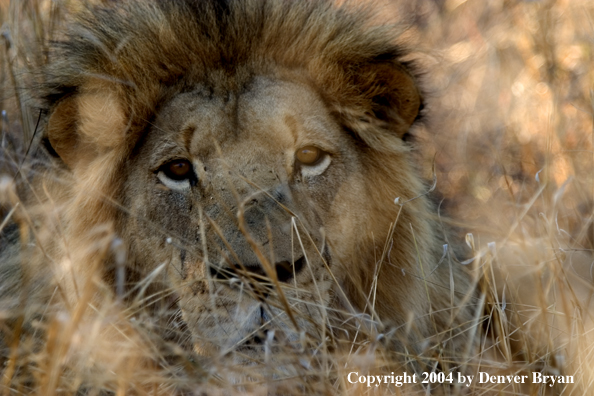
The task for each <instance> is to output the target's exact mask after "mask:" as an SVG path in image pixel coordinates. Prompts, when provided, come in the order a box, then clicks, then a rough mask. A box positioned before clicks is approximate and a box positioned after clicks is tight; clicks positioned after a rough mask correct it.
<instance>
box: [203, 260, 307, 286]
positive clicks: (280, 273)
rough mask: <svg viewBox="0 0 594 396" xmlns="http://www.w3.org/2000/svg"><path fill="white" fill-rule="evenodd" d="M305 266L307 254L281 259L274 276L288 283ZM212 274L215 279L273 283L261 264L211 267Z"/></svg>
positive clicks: (275, 268) (275, 267)
mask: <svg viewBox="0 0 594 396" xmlns="http://www.w3.org/2000/svg"><path fill="white" fill-rule="evenodd" d="M304 267H305V256H303V257H301V258H299V259H297V260H295V261H294V262H291V261H286V260H285V261H279V262H277V263H275V265H274V272H275V273H274V274H273V275H274V276H276V278H277V279H278V281H279V282H283V283H288V282H290V281H291V280H292V279H293V278H295V277H296V276H297V275H298V274H299V273H300V272H301V271H302V270H303V268H304ZM210 275H211V276H212V277H213V278H215V279H220V280H226V281H229V280H232V279H239V280H242V281H248V282H258V283H263V284H266V283H269V284H270V283H271V280H270V278H269V277H268V274H267V273H266V271H265V270H264V267H263V266H262V265H261V264H259V263H258V264H243V265H240V264H233V265H232V266H226V267H216V266H211V267H210Z"/></svg>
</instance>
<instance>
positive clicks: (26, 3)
mask: <svg viewBox="0 0 594 396" xmlns="http://www.w3.org/2000/svg"><path fill="white" fill-rule="evenodd" d="M63 3H71V2H69V1H66V0H65V1H63V2H62V1H59V2H55V1H45V0H12V1H10V2H9V1H8V0H0V23H1V24H2V27H1V29H0V35H1V41H0V110H2V121H1V122H2V129H1V136H0V139H1V142H0V144H1V145H2V148H1V151H0V174H3V175H5V177H4V178H3V179H1V181H0V193H1V194H2V195H1V196H0V199H2V200H3V201H0V202H3V204H4V206H3V207H2V210H0V214H1V215H2V216H3V218H0V227H4V226H5V223H8V221H7V222H4V220H3V219H4V218H6V219H7V220H8V217H9V216H11V215H12V212H11V209H12V208H14V202H15V199H14V197H13V198H12V200H11V198H10V197H9V195H10V194H9V191H8V190H9V187H8V186H9V185H10V177H12V176H14V175H15V174H16V173H17V172H18V169H19V167H20V166H21V164H23V166H24V168H23V169H24V170H25V169H26V168H27V161H26V153H27V151H28V146H29V142H31V141H32V140H34V139H33V133H34V131H35V124H36V121H37V117H38V114H37V113H36V110H35V106H34V101H32V100H30V98H29V95H28V94H27V91H25V90H24V89H23V88H24V87H31V86H32V87H34V85H35V81H36V79H37V78H39V76H38V75H37V73H36V72H37V70H39V66H40V65H41V64H43V62H44V60H45V59H44V48H45V46H47V45H48V40H49V39H51V37H53V35H54V31H55V30H56V29H57V28H58V27H59V26H58V25H59V22H60V6H61V5H62V4H63ZM401 3H402V4H399V5H397V6H396V5H395V4H394V2H391V1H389V0H386V1H384V2H383V3H382V5H381V7H384V9H385V10H384V11H385V12H383V13H382V15H387V16H388V18H391V17H392V16H396V15H397V13H398V11H397V10H406V11H407V12H408V13H409V14H408V15H411V16H412V18H411V19H412V21H413V25H412V26H411V28H410V29H409V31H408V32H407V33H406V35H407V36H410V40H411V41H413V42H416V43H418V45H415V47H416V48H419V49H420V51H419V53H416V54H415V57H416V58H417V59H418V60H419V62H420V63H421V64H422V65H423V66H424V67H425V68H426V70H427V75H426V81H425V84H426V86H427V88H428V91H429V92H430V96H429V104H428V111H427V112H428V115H429V116H428V119H427V127H420V128H419V130H418V131H417V133H418V135H419V139H418V140H417V141H418V143H419V148H420V153H421V156H420V157H421V167H422V169H424V170H426V172H427V177H428V179H430V178H431V177H432V176H431V169H432V163H433V162H434V163H435V169H436V176H437V192H438V194H439V196H440V197H441V198H443V200H442V201H441V204H440V208H441V211H442V212H444V211H447V213H448V215H449V216H450V217H451V218H453V219H455V220H454V221H453V223H454V225H455V226H457V227H458V228H459V229H460V230H462V232H463V234H466V244H467V245H468V248H467V251H468V252H469V255H474V257H475V260H474V262H472V263H470V264H468V265H474V266H475V267H476V269H477V273H479V274H481V275H482V281H481V285H480V287H481V292H482V293H481V298H482V299H483V300H484V303H485V316H484V317H480V318H477V321H478V323H479V325H478V326H477V333H476V336H477V337H479V339H480V344H481V350H480V353H478V354H476V355H473V356H470V357H469V359H467V361H466V362H464V367H459V366H454V368H458V369H466V370H467V371H468V372H469V373H470V374H474V373H476V372H478V371H486V372H489V373H490V374H492V375H497V374H500V375H501V374H506V375H507V374H515V373H517V374H528V373H530V372H532V371H540V372H543V373H546V374H560V373H561V374H565V375H573V376H574V378H575V384H570V385H567V386H563V385H555V386H554V387H548V386H547V387H544V386H542V385H525V386H518V385H504V386H501V385H496V384H476V383H474V384H473V385H472V387H471V388H464V387H459V386H453V387H451V388H447V389H445V390H444V391H445V392H446V393H449V394H453V395H456V394H467V393H468V392H471V393H472V394H477V395H481V394H491V392H493V393H496V394H507V395H516V394H517V395H519V394H530V395H541V394H559V395H587V394H594V334H592V331H594V327H593V318H592V315H593V314H594V310H593V309H592V308H593V304H594V302H593V301H592V300H593V297H594V296H593V292H594V287H593V283H594V269H593V268H594V267H593V255H592V249H593V248H594V227H592V221H593V217H594V212H593V199H594V195H593V194H594V172H593V171H594V147H592V145H593V140H594V135H593V133H594V130H593V124H592V119H593V115H594V91H593V88H594V85H593V82H594V52H593V49H594V3H593V2H591V1H590V0H542V1H519V0H492V1H483V0H469V1H464V0H447V1H445V0H444V1H441V0H433V1H432V0H416V1H412V2H404V1H403V2H401ZM400 15H402V14H400ZM23 173H26V171H23ZM6 175H8V176H9V177H6ZM8 202H12V206H11V204H8ZM438 202H439V200H438ZM21 232H25V231H24V230H21ZM99 245H100V242H98V246H99ZM90 249H98V250H100V248H99V247H90ZM89 290H92V291H93V292H94V293H98V294H99V295H100V296H102V297H101V298H102V299H103V300H104V304H102V305H101V308H100V309H98V310H96V311H93V307H91V309H89V310H87V312H86V313H85V310H84V309H75V308H71V309H70V310H68V309H66V310H62V311H60V310H57V311H56V312H54V311H53V310H50V311H48V312H45V316H44V317H43V318H42V317H41V316H39V318H38V319H40V320H35V321H33V322H32V323H29V324H27V323H25V325H24V326H21V321H20V318H23V317H25V316H26V315H24V314H23V312H25V311H27V310H34V311H35V310H36V312H38V313H39V312H44V311H43V310H44V307H39V306H35V307H28V306H26V304H27V302H24V304H23V303H22V304H20V305H18V306H17V307H12V308H11V309H8V308H6V307H5V306H2V305H0V334H1V336H2V338H1V339H0V347H1V348H2V349H1V350H0V353H1V356H0V363H1V364H2V366H0V370H1V373H2V378H1V380H0V393H1V394H6V395H8V394H15V395H17V394H38V395H54V394H60V395H73V394H77V389H78V390H79V391H82V392H84V391H88V392H89V394H103V393H101V392H102V391H101V390H102V389H103V390H105V391H106V392H108V393H106V394H117V395H124V394H147V395H153V394H154V395H157V394H159V395H161V394H173V393H174V390H175V389H182V390H186V391H190V390H196V389H203V390H204V389H208V392H209V394H210V393H212V394H217V393H218V392H219V391H220V389H226V391H227V392H230V393H233V392H239V393H241V392H247V391H253V392H255V393H258V392H260V393H262V392H264V391H263V390H262V389H269V390H273V391H274V390H276V391H277V392H279V393H282V394H287V393H295V394H401V392H403V391H410V392H417V391H418V392H419V393H420V394H424V392H425V390H419V389H414V388H413V387H412V386H407V385H405V386H404V387H403V388H395V387H393V386H392V387H390V386H382V387H379V388H377V389H373V388H366V387H365V386H362V385H351V384H349V383H348V382H347V380H346V374H348V373H349V372H351V371H359V372H360V373H362V374H363V373H370V374H381V373H385V372H387V373H389V372H390V371H396V370H395V369H394V366H392V365H391V361H390V355H389V354H387V353H384V351H382V349H381V346H380V345H379V344H378V343H377V342H375V341H374V340H373V339H371V340H364V341H361V342H359V344H358V345H359V349H358V350H357V348H354V349H353V351H352V353H351V354H349V355H348V356H335V355H333V354H330V353H327V354H325V355H324V354H323V353H322V354H321V355H322V356H321V357H320V356H318V357H317V358H316V359H317V363H316V364H313V365H312V366H311V367H310V366H308V364H304V365H303V371H302V373H299V375H298V376H297V378H293V379H291V380H283V381H278V380H277V379H276V377H275V376H274V375H272V374H271V375H270V376H266V375H265V376H263V377H258V378H259V379H260V380H261V383H262V384H263V385H262V387H261V388H258V387H257V386H256V387H254V386H252V385H250V386H248V387H232V386H231V385H229V384H226V382H225V378H226V375H227V373H228V372H229V371H231V370H234V369H233V368H229V367H224V366H222V365H221V364H220V363H219V362H218V361H217V359H216V358H215V359H212V360H209V361H205V362H201V361H197V360H195V359H190V358H187V359H181V360H182V362H181V363H179V362H178V361H176V362H175V363H172V362H170V361H168V360H166V359H164V358H162V357H160V353H161V352H160V351H161V350H162V348H160V346H159V345H158V344H159V341H158V340H155V339H152V338H151V337H149V336H147V335H146V333H145V332H144V331H143V326H139V325H138V322H139V321H143V320H144V321H145V323H147V322H146V321H148V320H149V319H148V318H142V317H140V319H139V317H138V315H136V311H135V308H128V309H123V308H122V306H121V304H120V303H119V302H118V301H117V299H114V298H113V297H112V296H111V294H110V292H109V291H108V290H104V289H102V288H101V287H100V286H95V287H94V288H92V287H90V288H89ZM85 296H86V295H83V297H84V298H88V300H86V301H83V302H84V303H85V304H80V305H81V306H82V305H86V302H89V301H90V302H92V299H93V298H94V297H91V296H86V297H85ZM88 311H91V313H89V312H88ZM463 353H464V351H461V355H462V354H463ZM460 363H461V362H460ZM181 367H183V369H182V368H181ZM314 367H315V368H314ZM320 367H321V369H320ZM235 369H236V370H237V368H235ZM254 376H256V375H254ZM109 392H112V393H109ZM427 392H428V393H429V392H430V391H427ZM497 392H501V393H497ZM264 393H265V392H264Z"/></svg>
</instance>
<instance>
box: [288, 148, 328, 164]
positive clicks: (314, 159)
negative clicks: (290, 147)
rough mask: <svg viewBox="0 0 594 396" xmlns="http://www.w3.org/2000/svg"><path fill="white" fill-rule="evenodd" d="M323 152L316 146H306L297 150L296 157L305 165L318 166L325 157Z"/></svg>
mask: <svg viewBox="0 0 594 396" xmlns="http://www.w3.org/2000/svg"><path fill="white" fill-rule="evenodd" d="M323 156H324V155H323V152H322V150H320V149H319V148H317V147H315V146H305V147H302V148H300V149H299V150H297V152H296V153H295V157H297V161H299V162H301V163H302V164H303V165H309V166H311V165H316V164H317V163H318V162H319V161H320V160H321V159H322V157H323Z"/></svg>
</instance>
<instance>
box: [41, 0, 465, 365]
mask: <svg viewBox="0 0 594 396" xmlns="http://www.w3.org/2000/svg"><path fill="white" fill-rule="evenodd" d="M223 3H224V2H215V1H196V2H192V1H189V0H188V1H181V0H179V1H168V2H160V1H159V2H157V1H126V2H125V3H123V4H120V5H118V6H108V5H106V6H103V7H90V8H89V9H88V10H83V11H80V12H79V13H78V14H77V15H78V16H77V17H75V18H74V22H72V24H71V27H70V30H69V31H68V32H67V33H66V35H65V39H64V41H62V42H60V43H58V44H57V46H56V48H55V50H54V51H53V52H52V54H51V57H50V66H49V68H48V70H47V71H46V76H47V82H46V96H45V101H46V104H47V107H48V114H49V115H48V118H47V126H46V128H45V137H46V138H47V140H48V142H49V145H51V147H52V149H53V150H54V151H55V152H56V153H57V156H58V157H57V158H55V160H54V162H55V165H53V166H49V167H47V169H46V173H45V176H44V177H40V178H37V179H36V185H37V186H38V187H39V190H40V191H41V190H43V191H44V192H43V193H42V194H39V196H41V197H42V198H40V199H41V201H42V202H45V203H47V202H52V205H54V207H56V209H57V213H58V217H59V221H60V224H61V226H60V227H61V228H60V230H61V231H60V232H61V233H63V238H59V240H58V239H57V238H55V237H53V236H52V235H47V236H46V238H45V242H46V243H48V244H49V245H51V248H50V249H49V251H50V252H51V253H50V256H51V258H52V260H53V261H54V262H55V263H58V265H61V266H62V267H63V268H66V269H64V273H63V274H62V275H61V277H60V278H61V279H66V278H67V276H66V273H72V274H73V276H72V277H70V278H68V279H69V281H68V282H70V283H69V284H70V286H67V287H66V294H67V295H68V296H69V297H67V298H68V299H71V300H72V301H76V295H77V288H78V287H79V286H80V284H85V283H84V282H85V279H87V278H88V277H89V276H91V275H89V274H90V272H89V271H91V269H92V267H93V266H92V265H88V263H94V262H96V261H97V257H100V258H101V259H100V263H99V264H98V265H99V266H100V267H102V268H103V270H102V272H103V276H104V278H105V279H107V280H108V282H114V283H115V282H116V278H117V277H116V276H115V275H113V274H112V273H113V267H114V260H115V259H114V258H113V257H112V256H110V254H109V253H108V252H103V253H101V254H98V253H97V252H96V251H92V254H89V249H87V248H86V247H87V246H89V245H90V244H93V243H94V242H95V241H96V240H97V235H98V233H100V234H101V235H112V236H113V237H114V238H115V237H117V238H121V240H123V241H124V245H125V247H126V252H127V255H126V257H127V258H126V263H125V265H126V266H127V267H128V273H134V274H140V277H141V278H142V277H146V276H148V275H149V274H151V273H153V272H155V271H156V272H157V273H158V274H159V275H158V277H157V278H156V279H157V281H156V282H155V290H167V291H168V293H171V292H172V293H174V294H175V296H176V298H177V299H178V304H179V308H180V309H181V312H182V314H183V319H184V322H185V324H186V326H187V327H188V330H189V331H190V333H191V335H192V344H193V347H194V349H195V350H196V351H197V352H198V353H201V354H205V355H213V354H217V353H218V352H221V351H222V352H232V353H235V354H236V355H235V359H236V360H237V361H239V362H247V361H249V360H250V359H253V358H255V359H259V358H261V356H262V354H263V348H264V347H263V344H265V343H266V342H269V343H271V345H272V346H273V347H277V348H278V347H280V346H281V345H285V346H287V345H288V347H289V348H293V349H295V350H298V349H300V348H303V347H305V348H306V349H307V348H311V349H315V348H317V347H318V345H316V342H317V343H323V342H325V341H324V339H325V336H326V334H333V335H336V336H339V338H340V337H342V338H344V332H343V331H341V330H339V329H338V328H339V327H341V326H342V327H343V328H344V329H346V330H347V332H349V334H348V336H347V338H350V337H353V336H354V334H355V330H354V329H355V328H356V325H355V324H353V322H356V321H357V320H362V318H363V322H365V323H366V324H367V325H371V327H375V328H376V329H377V330H378V331H384V332H386V334H388V335H390V336H389V337H388V338H389V341H390V345H391V348H394V349H396V350H406V351H408V352H411V353H413V354H416V353H418V354H424V355H425V356H426V357H432V356H434V357H437V356H441V357H442V358H443V357H444V356H446V357H447V359H449V358H451V357H452V356H451V355H453V354H455V353H458V354H459V353H460V351H459V350H458V352H455V351H456V349H457V348H459V347H460V345H464V343H465V342H466V338H465V337H466V336H467V335H468V334H467V333H465V332H464V331H465V330H467V328H468V326H469V324H470V322H471V318H472V315H473V311H472V309H471V304H469V303H472V302H473V299H472V286H471V282H470V279H469V277H468V276H467V274H466V273H465V271H464V269H463V267H462V266H461V264H460V263H459V262H457V261H455V260H454V259H453V257H452V255H451V248H450V251H449V253H448V254H447V255H446V256H445V257H442V253H443V248H442V245H443V244H444V243H446V242H445V241H443V236H442V235H443V231H442V230H441V228H440V227H439V225H438V224H437V223H436V221H435V219H434V218H435V216H434V215H433V211H434V210H433V208H432V207H431V205H430V203H429V202H428V200H427V198H426V196H425V195H424V194H425V192H426V190H427V186H426V185H425V184H424V183H423V182H422V180H421V179H420V177H419V175H418V172H417V171H416V169H415V166H414V159H413V155H412V152H411V151H412V149H411V146H410V145H409V144H408V143H406V142H404V141H403V140H402V137H403V136H404V135H405V134H406V133H407V132H408V130H409V128H410V127H411V124H413V122H414V121H415V119H416V118H417V117H418V115H419V111H420V108H421V103H422V95H421V90H420V89H419V85H418V80H417V78H416V77H415V71H414V67H412V66H411V65H410V64H408V63H406V62H404V61H402V55H404V54H405V51H403V49H401V48H400V47H398V46H397V45H395V44H394V43H395V42H396V40H397V37H394V34H393V32H392V30H391V28H390V27H382V26H380V27H374V26H373V25H372V24H371V22H370V21H371V14H370V12H369V11H368V10H366V9H363V8H360V7H359V6H356V7H350V8H348V7H347V6H342V7H338V6H335V5H333V4H332V3H327V2H320V1H312V2H309V1H308V2H301V1H299V2H297V1H294V2H288V1H256V0H253V1H251V0H246V1H236V0H231V1H229V2H227V5H226V6H223V5H221V4H223ZM214 4H218V5H214ZM311 145H314V146H317V147H319V148H321V149H323V150H324V151H325V152H326V153H327V156H328V158H329V161H330V162H329V165H328V166H327V167H326V168H324V169H323V170H322V171H318V170H315V169H313V167H312V169H313V170H312V169H309V168H307V166H304V165H299V164H298V163H297V161H296V158H295V153H296V151H297V150H299V149H300V148H302V147H306V146H311ZM177 159H186V160H188V161H190V162H191V163H192V166H193V175H194V176H195V178H192V179H191V180H188V186H189V187H187V188H186V187H179V186H178V185H177V184H171V182H167V181H165V182H164V181H163V180H164V179H163V172H162V170H163V169H164V168H163V167H164V166H165V165H166V164H168V163H169V162H170V161H172V160H177ZM308 172H309V173H308ZM316 172H318V173H316ZM44 180H45V181H44ZM167 183H169V185H168V184H167ZM182 184H183V182H182ZM42 186H44V187H43V188H42ZM172 186H173V187H172ZM396 198H398V204H395V203H394V201H395V199H396ZM44 259H45V258H44ZM299 260H302V263H304V264H303V266H302V267H299V268H297V263H296V262H297V261H299ZM294 261H295V264H294V265H293V266H292V268H291V269H290V271H295V273H294V276H289V275H287V274H283V275H282V276H281V275H279V273H278V271H281V267H280V266H279V265H278V264H279V263H281V262H285V263H286V262H288V263H292V262H294ZM86 263H87V264H86ZM289 267H290V266H289ZM110 274H111V275H110ZM281 278H282V279H281ZM77 283H78V285H77ZM114 287H115V286H114ZM363 313H364V314H366V315H361V314H363ZM353 318H355V319H353ZM351 325H352V327H349V326H351ZM327 329H330V332H329V333H328V332H327ZM273 330H274V332H275V333H274V337H272V336H271V334H272V333H271V332H272V331H273ZM351 330H352V332H351ZM303 335H307V337H308V339H309V340H313V341H308V344H307V345H302V342H303ZM267 337H268V341H264V340H266V339H267ZM246 340H252V341H253V340H256V341H254V342H255V344H256V345H255V346H254V345H248V346H246V345H245V341H246ZM246 356H247V357H246ZM447 359H444V360H447Z"/></svg>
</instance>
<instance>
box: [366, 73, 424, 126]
mask: <svg viewBox="0 0 594 396" xmlns="http://www.w3.org/2000/svg"><path fill="white" fill-rule="evenodd" d="M374 69H375V79H376V82H377V84H378V85H379V87H378V92H377V94H376V95H373V96H372V111H373V114H374V115H375V117H377V118H378V119H379V120H380V121H385V122H386V123H388V125H389V128H390V129H392V130H393V131H395V132H396V133H397V134H398V136H399V137H402V136H403V135H404V134H405V133H406V132H407V131H408V129H409V128H410V126H411V125H412V124H413V122H414V121H415V119H416V118H417V116H418V115H419V111H420V110H421V103H422V98H421V93H420V91H419V88H418V86H417V83H416V81H415V79H414V78H413V76H411V75H410V74H409V73H408V71H406V70H405V69H404V68H403V67H402V66H400V65H393V64H382V65H378V66H375V67H374Z"/></svg>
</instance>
